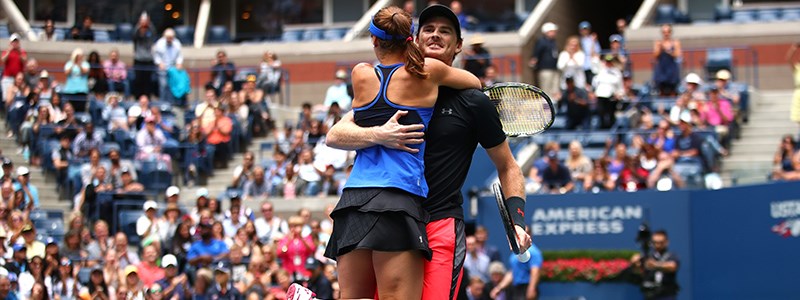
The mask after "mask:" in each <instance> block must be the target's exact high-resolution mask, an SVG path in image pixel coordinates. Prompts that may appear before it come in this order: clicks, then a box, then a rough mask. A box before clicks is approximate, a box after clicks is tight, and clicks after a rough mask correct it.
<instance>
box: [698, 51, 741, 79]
mask: <svg viewBox="0 0 800 300" xmlns="http://www.w3.org/2000/svg"><path fill="white" fill-rule="evenodd" d="M705 65H706V78H707V79H711V78H712V77H714V76H715V75H716V73H717V71H719V70H722V69H726V70H728V71H731V73H734V72H733V49H731V48H709V49H708V50H706V64H705Z"/></svg>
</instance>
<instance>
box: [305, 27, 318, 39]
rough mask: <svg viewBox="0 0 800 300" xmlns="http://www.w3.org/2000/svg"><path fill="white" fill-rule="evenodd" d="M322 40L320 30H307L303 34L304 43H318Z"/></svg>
mask: <svg viewBox="0 0 800 300" xmlns="http://www.w3.org/2000/svg"><path fill="white" fill-rule="evenodd" d="M321 39H322V30H321V29H308V30H306V31H304V32H303V40H304V41H318V40H321Z"/></svg>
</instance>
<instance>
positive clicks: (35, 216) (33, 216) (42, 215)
mask: <svg viewBox="0 0 800 300" xmlns="http://www.w3.org/2000/svg"><path fill="white" fill-rule="evenodd" d="M28 218H29V219H30V220H31V222H33V223H34V224H36V223H37V222H41V221H43V220H47V212H45V211H43V210H40V209H34V210H32V211H31V213H30V215H29V216H28Z"/></svg>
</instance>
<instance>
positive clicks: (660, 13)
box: [656, 4, 677, 24]
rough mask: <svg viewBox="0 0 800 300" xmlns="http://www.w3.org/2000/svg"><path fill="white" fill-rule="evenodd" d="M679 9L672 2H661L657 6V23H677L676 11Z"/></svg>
mask: <svg viewBox="0 0 800 300" xmlns="http://www.w3.org/2000/svg"><path fill="white" fill-rule="evenodd" d="M676 11H677V9H676V8H675V6H674V5H672V4H660V5H658V7H657V8H656V24H673V23H675V12H676Z"/></svg>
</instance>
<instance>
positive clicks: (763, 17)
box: [756, 9, 779, 22]
mask: <svg viewBox="0 0 800 300" xmlns="http://www.w3.org/2000/svg"><path fill="white" fill-rule="evenodd" d="M756 16H758V20H759V21H761V22H775V21H778V19H779V18H778V10H777V9H760V10H758V12H757V13H756Z"/></svg>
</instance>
